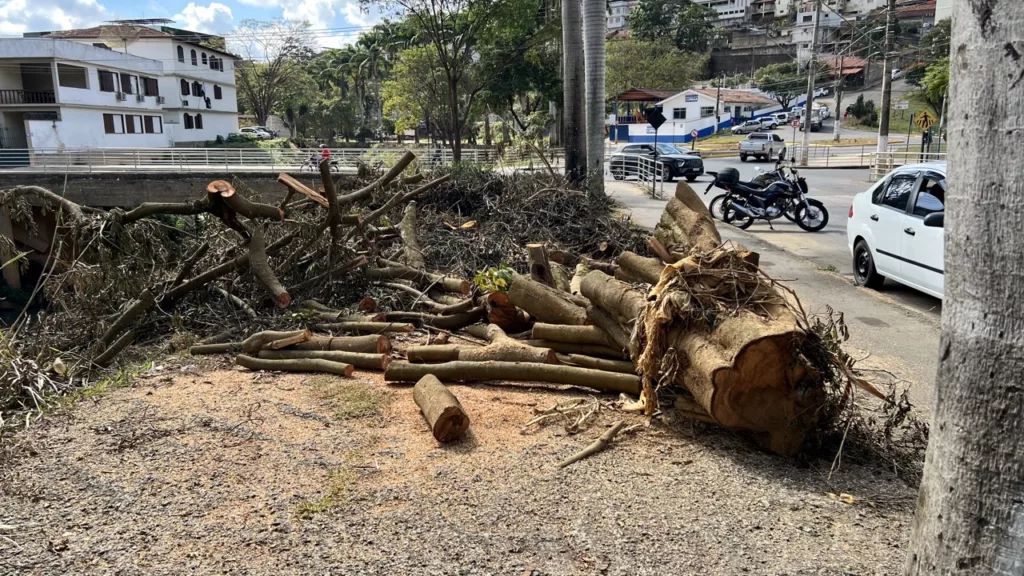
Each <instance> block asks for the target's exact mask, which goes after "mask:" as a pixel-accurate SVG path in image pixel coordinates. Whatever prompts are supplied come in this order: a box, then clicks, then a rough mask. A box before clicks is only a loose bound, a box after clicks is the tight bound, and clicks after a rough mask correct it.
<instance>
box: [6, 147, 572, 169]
mask: <svg viewBox="0 0 1024 576" xmlns="http://www.w3.org/2000/svg"><path fill="white" fill-rule="evenodd" d="M322 152H323V150H322V149H320V148H312V149H309V148H307V149H301V148H64V149H58V148H34V149H0V170H7V171H22V172H32V173H39V172H42V173H61V174H62V173H65V172H76V173H81V172H85V173H90V172H136V173H145V172H168V171H184V172H188V171H208V172H210V171H216V172H220V171H254V172H259V171H267V172H276V171H280V170H289V171H296V170H303V169H307V170H310V171H315V170H316V169H317V168H316V166H317V165H318V164H319V159H320V157H321V154H322ZM330 152H331V160H332V161H334V162H336V163H337V165H338V167H339V168H341V169H345V170H352V171H355V170H357V169H358V167H359V166H360V165H365V166H370V167H373V168H376V167H388V166H392V165H394V163H395V162H397V161H398V159H399V158H400V157H401V156H402V155H403V154H405V152H406V149H405V148H332V149H330ZM413 152H414V153H415V154H416V156H417V160H416V161H417V162H418V163H419V164H420V165H421V166H423V167H427V168H435V167H441V166H448V165H451V164H452V163H453V162H454V157H453V156H452V152H451V150H449V149H442V148H432V149H413ZM543 154H544V157H545V159H546V160H547V161H548V162H549V163H551V164H557V163H558V162H559V160H560V159H561V158H562V157H563V155H564V152H563V151H561V150H557V149H551V150H546V151H544V152H543ZM310 158H314V162H313V163H310V162H309V159H310ZM462 162H465V163H469V164H481V165H507V166H509V167H512V168H520V167H522V168H529V167H530V166H531V163H533V166H534V167H537V166H538V165H539V167H543V162H540V161H539V159H537V157H536V154H534V153H532V152H529V151H526V152H524V151H521V150H516V149H506V150H504V151H501V152H499V151H498V150H496V149H493V148H468V149H464V150H463V151H462Z"/></svg>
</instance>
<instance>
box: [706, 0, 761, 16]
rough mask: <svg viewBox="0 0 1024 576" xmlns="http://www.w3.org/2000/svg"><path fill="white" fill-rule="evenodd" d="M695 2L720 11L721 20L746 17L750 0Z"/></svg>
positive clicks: (707, 0)
mask: <svg viewBox="0 0 1024 576" xmlns="http://www.w3.org/2000/svg"><path fill="white" fill-rule="evenodd" d="M694 4H703V5H705V6H710V7H711V8H714V9H715V11H716V12H718V19H719V20H734V19H737V18H746V16H747V6H749V5H750V0H694Z"/></svg>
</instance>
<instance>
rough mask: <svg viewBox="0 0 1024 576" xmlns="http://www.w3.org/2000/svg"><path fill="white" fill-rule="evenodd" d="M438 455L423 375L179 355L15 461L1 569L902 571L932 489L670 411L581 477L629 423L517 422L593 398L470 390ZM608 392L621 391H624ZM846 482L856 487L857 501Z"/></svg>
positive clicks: (53, 423)
mask: <svg viewBox="0 0 1024 576" xmlns="http://www.w3.org/2000/svg"><path fill="white" fill-rule="evenodd" d="M452 390H453V392H454V393H455V394H456V395H457V396H458V397H459V398H460V399H461V401H462V403H463V406H464V407H465V408H466V410H467V412H468V413H469V415H470V418H471V419H472V427H471V433H470V434H469V435H468V437H467V438H466V439H464V440H463V441H462V442H460V443H457V444H453V445H448V446H440V445H438V444H437V443H436V442H435V441H434V439H433V437H432V436H431V435H430V433H429V431H428V428H427V425H426V423H425V422H424V421H423V419H422V417H421V416H420V414H419V411H418V409H417V407H416V405H415V404H414V403H413V400H412V390H411V388H408V387H393V386H387V385H385V384H384V383H383V381H382V379H381V378H380V376H379V375H375V374H367V373H365V372H357V373H356V377H355V378H352V379H342V378H338V377H333V376H331V377H325V376H304V375H276V374H257V373H251V372H246V371H241V370H239V369H236V368H234V367H232V366H230V365H229V364H228V363H227V362H226V361H220V360H218V361H216V362H213V363H212V364H209V365H203V366H196V365H194V364H190V363H189V360H188V359H180V358H176V359H170V360H168V361H167V362H166V363H164V364H163V365H162V366H159V367H157V368H154V369H153V370H151V371H149V372H147V373H145V374H143V375H142V376H140V377H139V378H137V379H136V381H135V383H134V384H133V385H132V386H130V387H127V388H120V389H116V390H112V391H109V392H107V393H104V394H100V395H96V396H94V397H90V398H86V399H84V400H81V401H79V402H78V403H77V404H76V405H75V406H73V407H72V408H70V409H68V410H64V411H61V412H57V413H51V414H49V415H48V416H47V417H46V418H45V419H44V420H42V421H41V422H39V423H37V424H35V425H34V426H33V427H32V429H31V430H30V431H29V432H28V433H25V434H22V436H21V437H20V439H19V442H18V444H17V446H16V447H15V448H13V449H12V450H11V451H9V452H8V453H7V454H6V455H5V460H4V461H3V462H2V463H0V464H2V469H0V574H45V575H53V574H124V575H132V574H267V575H284V574H314V573H316V574H396V575H398V574H410V575H419V574H424V575H426V574H431V575H433V574H460V575H462V574H513V575H526V574H532V575H542V574H543V575H561V574H622V575H627V574H628V575H644V574H659V575H663V574H673V575H675V574H679V575H684V574H701V575H730V576H731V575H735V574H765V575H783V574H786V575H796V574H816V575H833V574H835V575H840V574H843V575H845V574H857V575H868V574H877V575H889V574H895V573H898V572H899V571H900V570H901V567H902V563H903V554H904V549H905V546H906V543H907V540H908V537H909V526H910V520H911V518H912V515H913V504H914V499H915V497H916V491H915V490H914V489H913V488H911V487H909V486H907V485H906V484H905V483H904V482H902V481H901V480H898V479H896V478H895V477H894V476H893V474H892V473H890V472H888V471H886V470H884V469H883V468H882V467H880V466H860V465H856V464H851V463H849V462H844V464H843V466H842V468H841V469H840V471H839V472H837V473H835V474H834V475H833V476H832V478H831V480H828V468H829V465H830V462H828V461H817V462H814V463H811V464H802V465H801V464H798V463H796V462H793V461H791V460H787V459H783V458H779V457H776V456H772V455H769V454H765V453H763V452H761V451H759V450H757V449H756V448H754V447H753V446H752V445H751V444H750V443H749V442H747V441H746V440H744V439H742V438H739V437H737V436H734V435H732V434H730V433H728V432H723V431H720V430H716V429H713V428H711V427H707V426H699V427H698V426H693V425H690V424H686V423H681V424H678V425H668V424H663V423H656V424H654V425H652V426H650V427H645V428H642V429H640V430H638V431H636V432H635V433H633V434H630V435H627V436H624V437H622V438H620V439H619V440H617V441H616V442H615V443H614V444H613V445H612V447H610V448H609V449H608V450H606V451H604V452H602V453H599V454H597V455H595V456H593V457H591V458H589V459H586V460H583V461H582V462H579V463H577V464H574V465H572V466H570V467H568V468H566V469H558V468H557V467H556V464H557V463H558V462H559V461H560V460H562V459H564V458H566V457H568V456H569V455H571V454H573V453H574V452H576V451H578V450H579V449H581V448H582V447H583V446H585V445H586V444H588V443H589V442H590V441H591V440H592V439H593V438H595V437H596V436H598V435H599V434H600V433H601V432H602V431H603V430H604V429H605V428H606V427H607V426H608V425H609V424H610V423H611V422H613V421H614V420H617V419H621V418H626V419H627V420H629V422H630V423H643V419H642V418H639V417H636V416H628V415H625V416H624V415H622V414H621V413H617V412H615V411H612V410H605V411H603V412H602V414H601V415H600V417H599V419H598V421H597V423H596V424H595V425H594V426H593V427H591V428H589V429H588V430H586V431H585V432H582V433H580V434H576V435H569V434H567V433H566V432H565V430H564V429H563V428H562V427H561V426H558V425H550V426H546V427H543V428H540V429H531V430H530V431H528V432H527V433H521V430H522V428H523V425H524V424H525V423H526V422H527V421H528V420H529V419H530V418H531V417H532V416H533V410H534V408H538V407H539V408H546V407H548V406H550V405H552V404H554V403H555V402H559V401H563V400H567V399H571V398H578V397H583V398H586V397H587V395H586V394H585V393H583V392H581V391H579V390H571V391H565V390H562V391H557V390H550V389H547V390H546V389H539V388H523V387H511V386H481V385H477V386H453V387H452ZM607 400H609V401H611V400H613V399H611V398H608V399H607ZM829 492H833V493H836V494H838V493H840V492H845V493H848V494H850V495H852V496H853V498H854V499H853V501H852V503H844V502H841V501H838V500H836V499H834V498H832V497H830V496H829V495H828V493H829Z"/></svg>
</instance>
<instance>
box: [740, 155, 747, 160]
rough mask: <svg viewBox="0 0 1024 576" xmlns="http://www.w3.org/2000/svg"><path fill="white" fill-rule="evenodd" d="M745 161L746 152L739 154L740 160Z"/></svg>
mask: <svg viewBox="0 0 1024 576" xmlns="http://www.w3.org/2000/svg"><path fill="white" fill-rule="evenodd" d="M746 161H747V155H746V154H740V162H746Z"/></svg>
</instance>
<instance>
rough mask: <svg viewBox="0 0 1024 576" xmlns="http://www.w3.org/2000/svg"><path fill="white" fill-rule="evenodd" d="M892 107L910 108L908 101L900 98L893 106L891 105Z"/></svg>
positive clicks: (899, 108)
mask: <svg viewBox="0 0 1024 576" xmlns="http://www.w3.org/2000/svg"><path fill="white" fill-rule="evenodd" d="M893 108H896V109H897V110H910V101H909V100H900V101H899V102H897V103H896V105H895V106H893Z"/></svg>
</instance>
